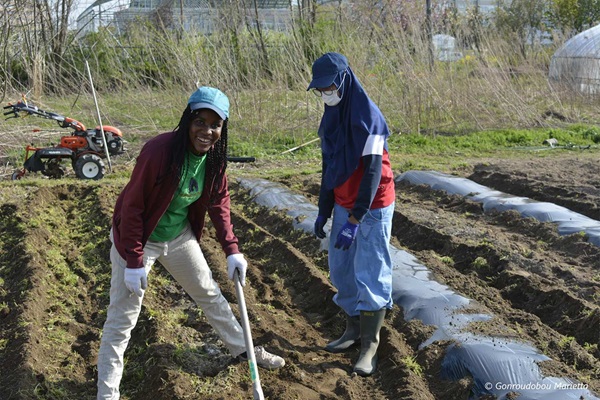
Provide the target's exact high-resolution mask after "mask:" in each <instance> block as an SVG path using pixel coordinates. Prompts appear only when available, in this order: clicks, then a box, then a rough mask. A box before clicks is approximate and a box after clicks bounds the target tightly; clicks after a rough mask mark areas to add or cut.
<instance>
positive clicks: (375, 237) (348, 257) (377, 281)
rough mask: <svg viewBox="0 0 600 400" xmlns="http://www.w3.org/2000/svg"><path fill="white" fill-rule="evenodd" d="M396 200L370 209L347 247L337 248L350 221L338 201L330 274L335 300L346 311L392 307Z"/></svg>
mask: <svg viewBox="0 0 600 400" xmlns="http://www.w3.org/2000/svg"><path fill="white" fill-rule="evenodd" d="M393 214H394V203H392V204H391V205H389V206H387V207H384V208H380V209H376V210H369V212H368V213H367V215H365V217H364V219H363V221H362V223H361V224H360V226H359V228H358V233H357V234H356V239H355V240H354V242H353V243H352V246H350V248H349V249H348V250H340V249H336V248H335V247H334V245H335V241H336V238H337V235H338V233H339V232H340V230H341V229H342V226H343V225H344V223H345V222H346V221H347V220H348V210H346V209H345V208H343V207H342V206H340V205H338V204H336V205H335V208H334V210H333V221H332V225H331V236H330V238H329V254H328V258H329V273H330V278H331V282H332V283H333V286H335V288H336V289H337V293H336V295H335V296H333V301H334V302H335V304H337V305H338V306H339V307H340V308H342V309H343V310H344V311H345V312H346V314H348V315H350V316H352V317H353V316H357V315H360V312H361V311H377V310H381V309H382V308H388V309H389V308H392V304H393V302H392V259H391V256H390V250H389V244H390V236H391V233H392V217H393Z"/></svg>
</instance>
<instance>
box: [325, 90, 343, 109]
mask: <svg viewBox="0 0 600 400" xmlns="http://www.w3.org/2000/svg"><path fill="white" fill-rule="evenodd" d="M321 98H322V99H323V101H324V102H325V104H327V105H328V106H329V107H333V106H337V105H338V104H339V102H340V101H342V98H341V97H340V96H338V91H337V90H336V91H334V92H333V93H331V94H325V93H323V94H322V95H321Z"/></svg>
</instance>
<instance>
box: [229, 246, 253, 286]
mask: <svg viewBox="0 0 600 400" xmlns="http://www.w3.org/2000/svg"><path fill="white" fill-rule="evenodd" d="M236 269H237V270H238V271H239V272H240V282H241V284H242V286H245V285H246V270H247V269H248V261H246V259H245V258H244V255H243V254H241V253H237V254H232V255H230V256H228V257H227V275H228V276H229V279H231V280H233V279H234V278H233V273H234V271H235V270H236Z"/></svg>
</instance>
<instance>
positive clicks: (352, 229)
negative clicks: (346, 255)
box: [335, 222, 358, 250]
mask: <svg viewBox="0 0 600 400" xmlns="http://www.w3.org/2000/svg"><path fill="white" fill-rule="evenodd" d="M356 232H358V225H355V224H353V223H352V222H346V223H345V224H344V226H342V230H341V231H340V233H339V234H338V236H337V240H336V241H335V248H336V249H342V250H348V249H349V248H350V245H352V242H353V241H354V238H355V237H356Z"/></svg>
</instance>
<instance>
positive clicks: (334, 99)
mask: <svg viewBox="0 0 600 400" xmlns="http://www.w3.org/2000/svg"><path fill="white" fill-rule="evenodd" d="M345 80H346V74H344V77H343V78H342V82H341V83H340V87H339V88H337V90H334V91H333V93H331V94H326V93H321V98H322V99H323V102H324V103H325V104H327V105H328V106H329V107H333V106H337V105H338V104H339V103H340V101H342V98H341V97H340V96H338V93H339V91H340V90H342V87H343V86H344V81H345Z"/></svg>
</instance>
